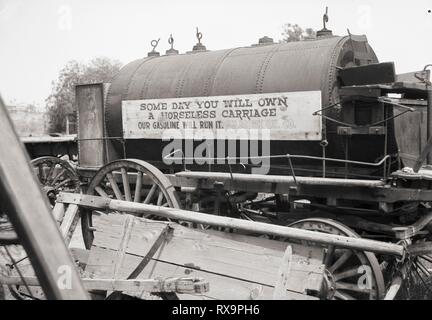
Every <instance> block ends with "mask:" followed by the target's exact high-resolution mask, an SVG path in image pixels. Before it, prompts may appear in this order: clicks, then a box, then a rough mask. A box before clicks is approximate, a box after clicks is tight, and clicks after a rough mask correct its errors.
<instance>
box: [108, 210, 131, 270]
mask: <svg viewBox="0 0 432 320" xmlns="http://www.w3.org/2000/svg"><path fill="white" fill-rule="evenodd" d="M133 225H134V217H133V216H130V215H127V216H124V220H123V226H122V232H121V235H122V237H121V239H120V243H119V246H118V248H117V258H116V259H115V261H114V264H113V265H112V269H113V272H112V278H113V279H118V274H119V272H120V269H121V266H122V264H123V260H124V256H125V254H126V249H127V246H128V243H129V240H130V236H131V231H132V228H133Z"/></svg>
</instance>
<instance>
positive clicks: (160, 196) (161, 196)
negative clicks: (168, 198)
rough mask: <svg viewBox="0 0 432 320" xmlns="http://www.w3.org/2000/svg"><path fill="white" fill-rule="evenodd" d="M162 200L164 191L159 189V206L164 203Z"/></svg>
mask: <svg viewBox="0 0 432 320" xmlns="http://www.w3.org/2000/svg"><path fill="white" fill-rule="evenodd" d="M162 200H163V193H162V191H159V195H158V199H157V203H156V205H157V206H160V205H161V204H162Z"/></svg>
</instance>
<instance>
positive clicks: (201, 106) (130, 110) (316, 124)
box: [122, 91, 321, 140]
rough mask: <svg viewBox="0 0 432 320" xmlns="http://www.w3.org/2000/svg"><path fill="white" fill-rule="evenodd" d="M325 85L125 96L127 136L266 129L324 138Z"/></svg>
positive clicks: (289, 136)
mask: <svg viewBox="0 0 432 320" xmlns="http://www.w3.org/2000/svg"><path fill="white" fill-rule="evenodd" d="M319 109H321V92H320V91H303V92H283V93H265V94H252V95H232V96H213V97H193V98H172V99H147V100H126V101H123V105H122V112H123V133H124V138H126V139H161V138H162V135H163V132H164V131H165V130H180V131H185V130H189V131H190V130H191V129H192V130H194V131H195V132H198V133H199V132H200V131H208V130H211V131H214V133H215V134H216V133H217V131H219V130H225V131H226V130H239V129H251V130H252V129H253V130H260V129H267V130H269V131H270V139H272V140H320V139H321V119H320V117H317V116H314V115H312V114H313V112H314V111H316V110H319Z"/></svg>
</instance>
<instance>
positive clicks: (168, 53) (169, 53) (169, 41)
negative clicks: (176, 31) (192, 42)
mask: <svg viewBox="0 0 432 320" xmlns="http://www.w3.org/2000/svg"><path fill="white" fill-rule="evenodd" d="M168 43H169V44H170V45H171V49H169V50H167V51H166V52H165V54H166V55H169V56H170V55H174V54H178V53H179V52H178V50H176V49H174V38H173V36H172V34H170V37H169V38H168Z"/></svg>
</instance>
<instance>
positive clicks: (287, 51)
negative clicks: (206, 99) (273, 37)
mask: <svg viewBox="0 0 432 320" xmlns="http://www.w3.org/2000/svg"><path fill="white" fill-rule="evenodd" d="M377 62H378V59H377V57H376V55H375V53H374V51H373V50H372V48H371V47H370V46H369V44H368V43H367V40H366V37H363V36H351V37H349V36H346V37H337V36H331V37H323V38H318V39H317V40H310V41H299V42H290V43H277V44H266V45H256V46H251V47H241V48H234V49H228V50H218V51H205V52H196V53H187V54H180V55H167V56H161V57H146V58H143V59H139V60H136V61H133V62H131V63H129V64H127V65H126V66H125V67H124V68H123V69H122V70H121V71H120V73H119V74H118V75H117V76H116V77H115V78H114V79H113V81H112V84H111V86H110V90H109V92H108V94H107V99H106V129H107V132H108V135H109V136H111V137H118V136H122V113H121V104H122V101H123V100H141V99H158V98H178V97H201V96H220V95H236V94H256V93H274V92H292V91H311V90H321V92H322V102H323V107H326V106H328V105H330V104H332V103H334V102H337V101H338V100H339V97H338V90H337V89H338V86H339V85H338V79H337V69H338V68H344V67H348V66H355V65H365V64H369V63H377ZM319 108H320V106H317V110H318V109H319ZM327 115H330V116H332V117H335V118H338V116H339V115H338V110H337V109H335V110H332V111H328V113H327ZM323 121H324V122H323V124H324V125H325V126H326V133H327V135H326V136H325V138H327V140H328V142H329V145H328V147H327V151H328V153H327V156H333V157H338V158H339V157H343V150H342V148H341V140H340V138H339V137H338V136H337V135H336V134H335V125H334V124H333V123H331V122H329V121H325V120H323ZM162 147H163V146H162V141H155V140H147V139H145V140H142V141H141V140H134V141H128V142H127V156H130V157H132V156H133V157H138V158H141V159H144V160H153V161H160V160H161V150H162ZM380 151H381V149H380ZM271 152H272V154H284V153H290V154H308V155H318V156H321V155H322V150H321V146H320V142H319V141H272V143H271ZM377 152H379V151H378V150H377ZM376 156H377V154H374V153H373V152H372V151H370V154H369V155H368V157H365V156H364V155H363V153H359V155H358V157H357V159H358V160H371V159H373V160H375V157H376ZM354 157H355V156H354Z"/></svg>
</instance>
